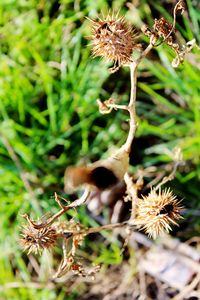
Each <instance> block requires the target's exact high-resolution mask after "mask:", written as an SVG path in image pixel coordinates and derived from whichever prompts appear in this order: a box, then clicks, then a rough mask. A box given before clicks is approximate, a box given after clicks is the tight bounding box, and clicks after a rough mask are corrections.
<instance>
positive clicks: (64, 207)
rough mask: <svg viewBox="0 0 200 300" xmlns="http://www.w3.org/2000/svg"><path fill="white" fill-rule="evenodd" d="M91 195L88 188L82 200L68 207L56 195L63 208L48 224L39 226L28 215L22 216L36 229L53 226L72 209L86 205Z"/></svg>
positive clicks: (43, 223) (44, 223)
mask: <svg viewBox="0 0 200 300" xmlns="http://www.w3.org/2000/svg"><path fill="white" fill-rule="evenodd" d="M90 193H91V191H90V189H89V188H86V190H85V191H84V193H83V195H82V196H81V197H80V198H78V199H77V200H75V201H73V202H72V203H70V204H69V205H67V206H64V205H62V204H61V202H60V200H59V199H58V198H59V196H58V195H57V194H56V193H55V200H56V202H58V203H59V206H60V207H62V208H61V210H59V211H58V212H57V213H56V214H55V215H53V216H52V217H51V218H49V219H48V220H47V221H46V222H42V223H40V224H37V223H35V222H34V221H32V220H31V219H30V217H29V216H28V215H27V214H24V215H22V217H24V218H25V219H26V220H27V221H28V223H29V224H30V225H31V226H33V227H34V228H36V229H40V228H43V227H47V226H50V225H51V224H53V223H54V222H55V220H56V219H58V218H59V217H60V216H62V215H63V214H64V213H65V212H66V211H68V210H69V209H70V208H74V207H77V206H80V205H81V204H83V203H85V201H86V200H87V199H88V197H89V195H90Z"/></svg>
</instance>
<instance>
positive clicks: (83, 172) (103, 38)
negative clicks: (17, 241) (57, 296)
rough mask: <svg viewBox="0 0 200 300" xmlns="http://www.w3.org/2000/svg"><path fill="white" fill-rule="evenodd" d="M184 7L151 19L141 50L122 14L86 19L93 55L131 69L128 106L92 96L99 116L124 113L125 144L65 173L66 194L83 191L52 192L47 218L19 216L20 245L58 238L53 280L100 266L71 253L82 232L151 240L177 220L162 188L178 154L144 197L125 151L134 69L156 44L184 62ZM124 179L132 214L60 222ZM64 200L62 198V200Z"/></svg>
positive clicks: (173, 202)
mask: <svg viewBox="0 0 200 300" xmlns="http://www.w3.org/2000/svg"><path fill="white" fill-rule="evenodd" d="M184 9H185V7H184V2H183V1H182V0H180V1H178V2H177V4H176V5H175V8H174V22H173V24H170V23H169V22H168V21H167V20H165V19H164V18H163V17H161V18H160V19H159V20H155V22H154V26H153V29H152V30H150V29H149V28H148V27H145V28H144V29H143V32H144V33H145V35H147V36H149V38H150V42H149V45H148V46H147V47H146V49H144V50H142V48H141V44H140V43H138V42H137V40H136V34H135V30H133V29H132V28H131V27H130V26H129V25H128V24H127V23H126V21H125V19H124V18H123V17H119V16H118V15H113V16H111V15H108V16H107V17H106V18H104V19H98V21H96V20H90V19H89V20H90V23H91V27H92V35H91V36H90V37H89V39H90V40H92V52H93V56H101V57H103V58H105V59H106V60H111V61H112V62H113V63H114V66H113V68H112V69H111V70H110V71H111V72H116V71H117V70H118V69H119V68H120V67H121V66H123V65H127V66H128V67H129V68H130V80H131V91H130V99H129V103H128V104H127V105H122V104H116V101H115V100H114V99H112V98H110V99H108V100H105V101H104V102H102V101H101V100H99V99H98V100H97V103H98V106H99V111H100V113H102V114H109V113H110V112H111V111H112V110H113V109H114V110H118V109H120V110H122V111H124V112H126V113H128V114H129V117H130V120H129V131H128V135H127V139H126V141H125V143H124V144H123V145H122V146H121V147H120V149H118V150H117V151H116V153H113V154H112V155H111V156H109V157H108V158H107V159H104V160H99V161H97V162H94V163H92V164H90V165H84V166H78V167H76V166H71V167H68V168H67V169H66V172H65V178H64V183H65V192H67V193H69V192H71V191H74V190H76V189H80V188H82V189H84V193H83V195H82V196H81V197H80V198H78V199H77V200H75V201H74V202H72V203H70V204H68V201H67V200H66V199H65V198H63V197H60V196H58V195H57V194H56V193H55V201H56V202H57V203H58V205H59V207H60V210H59V211H58V212H57V213H56V214H54V215H53V216H51V217H49V218H48V219H47V220H46V221H43V220H40V221H38V222H35V221H33V220H32V219H31V218H30V217H29V216H28V215H24V217H25V219H26V220H27V222H28V225H25V226H24V228H23V229H22V239H21V242H22V244H23V246H24V249H25V250H27V251H28V253H31V252H36V253H38V252H40V251H41V250H43V249H50V248H52V247H53V246H54V245H55V243H56V242H57V241H58V240H62V244H63V259H62V261H61V263H60V265H59V267H58V270H57V272H56V274H55V275H54V278H57V277H61V276H63V275H64V274H65V273H66V272H68V271H72V272H75V273H76V274H79V275H82V276H92V277H93V276H94V275H95V273H96V272H97V271H98V270H99V266H96V267H95V268H94V269H92V270H88V271H87V270H86V268H85V266H84V265H83V264H82V263H81V262H80V261H79V260H78V259H77V258H76V251H77V249H78V248H79V247H80V245H81V243H82V241H83V240H84V238H85V236H86V235H88V234H91V233H96V232H100V231H102V230H114V229H115V228H122V227H124V228H126V227H128V228H129V229H130V230H133V228H138V229H142V230H144V231H145V232H146V233H147V234H148V235H149V236H150V237H153V238H154V239H155V238H156V237H157V236H159V235H160V234H161V233H162V232H163V231H167V232H168V231H169V230H171V225H177V221H178V219H180V218H181V216H180V213H181V209H182V207H181V205H180V202H179V201H178V199H177V197H176V196H175V195H174V194H173V192H172V191H171V190H169V189H168V190H163V191H162V190H161V187H162V185H163V184H165V183H166V182H168V181H170V180H172V179H173V178H174V176H175V172H176V170H177V167H178V166H179V164H180V163H181V158H180V157H181V156H180V152H177V153H179V154H177V155H176V156H177V157H176V159H175V165H174V168H173V169H172V172H171V173H170V174H169V175H168V176H165V177H163V179H162V178H159V182H157V186H155V187H152V189H151V191H150V193H149V194H148V195H147V196H142V198H139V197H138V191H139V190H140V192H142V191H143V189H144V190H145V186H144V180H143V176H144V173H142V172H141V173H140V175H139V176H138V178H137V179H136V180H135V181H133V177H132V176H131V175H130V174H128V167H129V155H130V150H131V146H132V142H133V139H134V137H135V132H136V128H137V117H136V108H135V107H136V90H137V68H138V65H139V64H140V62H141V61H142V60H143V59H144V58H145V57H146V56H147V54H148V53H149V52H150V51H151V50H152V49H153V48H154V47H157V46H159V45H160V44H161V43H166V44H167V45H168V46H170V47H171V48H172V49H173V50H174V51H175V52H176V54H177V57H178V61H177V62H176V66H178V64H179V63H180V62H182V61H183V59H184V57H185V55H186V53H188V52H189V51H190V50H191V48H192V47H193V46H194V44H195V42H193V43H192V42H190V44H186V45H187V46H186V47H185V48H184V47H182V48H181V47H180V46H179V45H178V44H177V42H176V41H175V36H174V34H175V25H176V14H177V13H178V12H180V11H181V13H183V11H184ZM134 49H139V53H138V57H137V58H136V59H133V57H132V52H133V50H134ZM123 181H124V182H125V185H126V192H127V196H126V197H125V201H127V200H130V201H131V205H132V213H131V217H130V219H129V220H128V221H126V222H119V223H113V224H112V223H111V224H107V225H103V226H98V227H92V228H85V227H84V226H82V225H81V224H78V223H75V222H74V221H73V219H72V220H71V221H66V222H64V223H63V222H60V219H59V218H60V217H61V216H62V215H63V214H65V213H66V212H67V211H68V210H69V209H73V208H76V207H79V206H80V205H83V204H85V203H86V201H87V200H88V199H89V197H90V195H91V193H92V192H94V191H98V192H99V193H101V192H103V191H112V190H114V189H115V188H116V187H117V186H118V185H119V184H120V183H121V182H123ZM63 202H65V203H64V204H63Z"/></svg>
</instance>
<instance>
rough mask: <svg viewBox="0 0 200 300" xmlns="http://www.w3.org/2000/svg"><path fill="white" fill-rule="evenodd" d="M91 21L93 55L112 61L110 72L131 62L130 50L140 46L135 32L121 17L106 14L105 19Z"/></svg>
mask: <svg viewBox="0 0 200 300" xmlns="http://www.w3.org/2000/svg"><path fill="white" fill-rule="evenodd" d="M90 21H91V22H92V36H91V37H88V39H90V40H92V53H93V56H94V57H96V56H102V57H103V58H105V59H106V60H108V61H113V62H114V66H113V68H111V69H110V71H111V73H114V72H116V71H117V70H118V69H119V68H120V67H121V66H122V65H124V64H129V63H131V62H132V57H131V55H132V52H133V49H134V48H140V45H139V44H138V43H136V41H135V40H136V36H137V34H135V33H134V30H133V29H132V28H131V26H129V25H128V24H127V23H126V22H125V20H124V18H123V17H118V16H117V15H116V16H110V15H108V16H107V17H106V18H105V20H101V19H100V18H99V20H98V21H94V20H90Z"/></svg>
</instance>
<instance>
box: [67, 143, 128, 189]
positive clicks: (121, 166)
mask: <svg viewBox="0 0 200 300" xmlns="http://www.w3.org/2000/svg"><path fill="white" fill-rule="evenodd" d="M128 165H129V153H128V152H127V151H126V150H124V149H119V150H118V151H117V152H116V153H115V154H113V155H112V156H111V157H109V158H107V159H105V160H99V161H97V162H95V163H93V164H91V165H88V166H81V167H68V168H67V169H66V171H65V176H64V182H65V188H64V189H65V192H67V193H69V192H72V191H73V190H74V189H76V188H78V187H79V186H80V185H82V184H90V185H92V186H94V187H96V188H97V189H99V190H105V189H108V188H110V187H111V186H113V185H115V184H117V183H118V182H119V181H121V180H122V179H123V177H124V174H125V173H126V172H127V169H128Z"/></svg>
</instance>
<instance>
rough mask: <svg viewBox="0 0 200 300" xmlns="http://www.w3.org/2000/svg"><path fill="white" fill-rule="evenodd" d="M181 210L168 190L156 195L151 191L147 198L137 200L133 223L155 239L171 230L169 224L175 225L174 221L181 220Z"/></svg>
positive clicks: (154, 191) (178, 203)
mask: <svg viewBox="0 0 200 300" xmlns="http://www.w3.org/2000/svg"><path fill="white" fill-rule="evenodd" d="M182 208H183V207H181V206H180V202H179V201H178V200H177V199H176V196H174V195H173V194H172V192H171V191H170V190H169V189H168V190H164V191H161V190H160V191H159V192H158V193H157V192H156V190H155V189H153V190H151V192H150V193H149V194H148V196H146V197H143V199H139V200H138V203H137V208H136V220H135V222H134V223H135V224H136V225H137V226H138V228H139V229H143V230H144V231H145V232H146V233H147V234H148V235H149V236H150V237H152V238H153V239H156V237H157V236H158V235H160V234H161V233H162V232H163V231H165V230H166V231H167V232H169V230H171V226H170V224H173V225H177V223H176V220H177V219H180V218H182V217H181V216H180V211H181V209H182Z"/></svg>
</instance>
